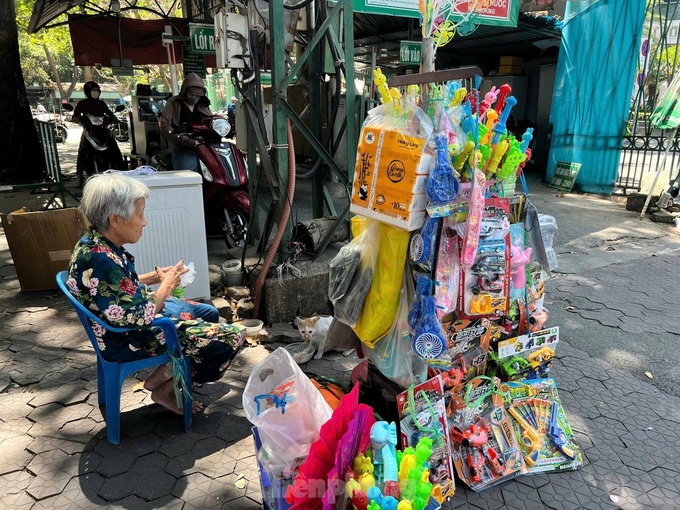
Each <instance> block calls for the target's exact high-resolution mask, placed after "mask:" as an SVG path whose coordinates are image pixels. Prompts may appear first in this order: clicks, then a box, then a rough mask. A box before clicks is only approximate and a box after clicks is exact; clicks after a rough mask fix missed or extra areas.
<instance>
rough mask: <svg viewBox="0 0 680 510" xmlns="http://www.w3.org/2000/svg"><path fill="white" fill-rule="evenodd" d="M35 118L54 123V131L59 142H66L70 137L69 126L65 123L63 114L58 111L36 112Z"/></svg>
mask: <svg viewBox="0 0 680 510" xmlns="http://www.w3.org/2000/svg"><path fill="white" fill-rule="evenodd" d="M33 118H34V119H36V120H40V121H43V122H49V123H50V124H54V133H55V137H56V140H57V143H66V139H67V138H68V128H67V127H66V125H65V124H64V121H63V120H62V118H61V115H59V114H58V113H46V112H45V113H36V114H34V115H33Z"/></svg>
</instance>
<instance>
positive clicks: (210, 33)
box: [189, 23, 215, 53]
mask: <svg viewBox="0 0 680 510" xmlns="http://www.w3.org/2000/svg"><path fill="white" fill-rule="evenodd" d="M189 40H190V41H191V51H193V52H194V53H215V25H205V24H201V23H189Z"/></svg>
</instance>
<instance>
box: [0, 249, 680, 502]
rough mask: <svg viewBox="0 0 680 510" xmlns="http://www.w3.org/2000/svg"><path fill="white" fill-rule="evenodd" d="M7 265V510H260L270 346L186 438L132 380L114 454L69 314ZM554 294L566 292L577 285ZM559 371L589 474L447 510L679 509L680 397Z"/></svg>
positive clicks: (317, 366)
mask: <svg viewBox="0 0 680 510" xmlns="http://www.w3.org/2000/svg"><path fill="white" fill-rule="evenodd" d="M664 263H665V262H664V261H663V260H659V261H658V264H659V265H660V266H659V267H663V264H664ZM8 267H10V268H11V266H4V267H2V268H0V324H1V326H0V338H2V340H1V341H0V374H1V375H0V381H2V390H3V391H2V393H0V448H1V449H2V452H3V455H2V456H1V457H0V486H2V487H4V488H5V490H4V491H2V493H3V494H2V495H0V506H2V507H3V508H17V509H29V508H30V509H40V508H101V507H104V506H108V507H110V508H161V507H162V508H182V509H191V508H225V509H231V508H233V509H250V508H253V509H255V508H261V497H260V488H259V480H258V476H257V470H256V463H255V456H254V452H253V444H252V439H251V437H250V432H249V429H250V424H249V423H248V421H247V420H246V419H245V415H244V412H243V409H242V405H241V392H242V391H243V388H244V386H245V383H246V381H247V378H248V374H249V372H250V369H251V368H252V367H253V366H254V365H255V364H256V363H257V362H258V361H259V360H260V359H262V357H263V356H265V355H266V353H267V351H266V350H265V349H264V348H263V347H261V346H258V347H255V348H250V349H248V350H246V351H244V352H243V353H242V354H241V355H240V356H239V358H238V361H237V363H235V365H234V368H233V370H231V371H230V372H229V374H228V375H227V376H226V377H225V378H224V379H223V380H222V381H219V382H217V383H213V384H208V385H205V386H204V387H203V388H200V389H197V394H198V398H199V399H200V400H202V401H203V403H204V404H206V409H205V412H204V413H202V414H199V415H197V416H196V418H195V420H194V424H193V426H192V427H191V429H190V431H189V432H187V433H184V432H183V430H182V426H181V423H180V422H181V420H180V419H178V418H177V417H176V416H174V415H172V414H170V413H168V412H166V411H164V410H163V409H161V408H159V407H158V406H156V405H154V404H153V403H151V402H150V399H149V396H148V394H146V392H144V391H143V390H142V391H138V392H134V391H133V386H134V383H136V382H138V381H137V380H135V379H134V378H131V379H128V381H127V382H126V385H125V391H124V394H123V398H122V405H123V415H122V424H121V429H122V443H121V445H120V446H113V445H110V444H109V443H108V442H107V441H106V436H105V424H104V420H103V418H102V416H101V413H100V412H99V410H98V409H97V405H96V399H97V396H96V379H95V365H94V363H95V358H94V355H93V353H92V352H91V349H90V346H89V342H88V341H87V338H86V337H85V335H84V333H83V332H82V330H81V327H80V325H79V323H78V322H77V319H76V317H75V314H74V313H73V312H72V311H71V310H70V309H69V307H68V306H67V304H66V302H65V300H64V299H63V298H61V296H60V295H59V293H58V292H56V291H53V292H38V293H21V292H19V291H18V285H17V283H16V279H15V277H14V276H13V275H12V271H11V269H8ZM558 282H559V283H557V286H558V287H565V288H563V289H562V290H563V291H566V287H567V286H571V285H572V284H571V282H569V281H564V280H558ZM650 285H653V282H651V280H650ZM590 287H591V289H590V292H591V293H590V294H588V293H586V294H587V296H589V297H590V298H592V299H589V301H590V302H592V303H597V302H598V301H597V299H595V298H593V296H595V295H597V293H598V292H605V291H601V290H600V289H598V288H597V285H596V284H593V285H591V286H590ZM643 290H644V289H643ZM579 294H580V292H579V291H577V292H575V296H577V297H579ZM355 363H356V358H355V357H354V356H351V357H348V358H343V357H342V356H341V355H339V354H336V353H331V354H327V355H326V356H325V357H324V359H322V360H320V361H312V362H310V364H309V366H308V367H307V368H308V369H309V370H311V371H314V372H317V373H325V374H328V375H332V376H335V377H338V378H341V379H343V380H345V381H346V380H347V379H348V377H349V372H350V371H351V369H352V367H353V366H354V364H355ZM554 366H555V368H554V375H555V377H556V379H557V381H558V387H559V390H560V394H561V396H562V399H563V401H564V405H565V408H566V410H567V413H568V416H569V419H570V421H571V425H572V428H573V429H574V431H575V433H576V437H577V440H578V442H579V444H580V445H581V447H582V448H583V452H584V457H585V466H584V467H583V468H582V469H581V470H580V471H576V472H571V473H561V474H552V475H537V476H530V477H528V476H527V477H522V478H519V479H517V480H514V481H511V482H508V483H505V484H503V485H501V486H500V487H497V488H492V489H489V490H487V491H485V492H482V493H479V494H476V493H474V492H472V491H470V490H468V489H466V488H464V487H463V486H462V484H459V485H458V491H457V493H456V495H455V497H454V498H453V499H452V500H451V501H450V502H448V503H447V504H446V505H445V508H452V509H453V508H472V509H500V508H508V509H541V508H548V509H576V508H585V509H594V508H612V509H614V508H622V509H635V508H676V507H677V506H676V503H675V501H676V500H677V498H679V497H680V468H679V467H678V466H676V465H674V464H673V460H674V459H678V458H680V399H678V398H677V397H673V396H670V395H666V394H664V393H662V392H660V391H659V390H657V389H655V388H654V387H653V386H652V385H650V384H648V383H646V382H643V381H640V380H637V379H634V378H632V377H630V376H628V375H627V374H626V373H625V372H622V371H621V370H619V369H616V368H612V367H611V366H610V365H609V364H607V363H606V362H604V361H600V360H596V359H592V358H591V357H590V356H589V355H586V354H584V353H582V352H580V351H578V350H576V349H574V348H572V347H570V346H569V344H568V343H566V342H565V343H562V344H561V345H560V349H559V350H558V351H557V359H556V362H555V365H554ZM143 375H144V374H140V377H139V379H140V380H141V379H142V378H143ZM614 500H615V501H616V502H615V501H614Z"/></svg>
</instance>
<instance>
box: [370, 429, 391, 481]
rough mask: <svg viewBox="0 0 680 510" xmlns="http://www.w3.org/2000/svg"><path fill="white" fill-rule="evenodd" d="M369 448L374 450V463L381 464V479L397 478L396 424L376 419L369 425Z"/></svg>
mask: <svg viewBox="0 0 680 510" xmlns="http://www.w3.org/2000/svg"><path fill="white" fill-rule="evenodd" d="M370 439H371V448H373V450H375V455H374V456H373V458H374V464H382V466H383V480H384V481H385V485H387V482H388V481H395V482H396V481H397V480H398V476H397V474H398V468H397V454H396V447H397V426H396V424H395V423H394V422H392V423H387V422H386V421H378V422H376V423H375V424H373V426H372V427H371V434H370Z"/></svg>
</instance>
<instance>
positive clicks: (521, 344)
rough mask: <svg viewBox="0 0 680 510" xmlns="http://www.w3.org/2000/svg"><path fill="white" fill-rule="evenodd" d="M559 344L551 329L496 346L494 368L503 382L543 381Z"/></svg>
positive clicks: (557, 329)
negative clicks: (495, 366) (541, 379)
mask: <svg viewBox="0 0 680 510" xmlns="http://www.w3.org/2000/svg"><path fill="white" fill-rule="evenodd" d="M559 341H560V328H559V327H557V326H555V327H552V328H548V329H542V330H540V331H535V332H533V333H528V334H526V335H520V336H517V337H514V338H508V339H507V340H502V341H500V342H498V346H497V349H498V362H497V363H498V367H499V373H500V375H501V377H502V378H503V379H505V380H519V379H538V378H542V377H547V376H548V373H549V371H550V367H551V366H552V359H553V357H554V356H555V347H556V345H557V343H558V342H559Z"/></svg>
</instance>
